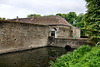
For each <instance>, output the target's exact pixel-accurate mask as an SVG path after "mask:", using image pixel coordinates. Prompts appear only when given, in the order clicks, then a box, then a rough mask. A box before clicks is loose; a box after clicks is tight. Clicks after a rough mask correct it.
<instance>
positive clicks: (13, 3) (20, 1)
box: [0, 0, 87, 19]
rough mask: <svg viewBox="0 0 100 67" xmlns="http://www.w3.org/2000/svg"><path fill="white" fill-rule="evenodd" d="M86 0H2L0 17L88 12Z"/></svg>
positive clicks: (0, 0)
mask: <svg viewBox="0 0 100 67" xmlns="http://www.w3.org/2000/svg"><path fill="white" fill-rule="evenodd" d="M85 5H86V2H85V0H0V17H2V18H3V17H4V18H9V19H12V18H16V16H18V17H20V18H24V17H27V15H29V14H40V15H42V16H43V15H51V14H53V15H55V14H57V13H65V14H67V13H69V12H76V14H80V13H86V10H87V9H86V7H85Z"/></svg>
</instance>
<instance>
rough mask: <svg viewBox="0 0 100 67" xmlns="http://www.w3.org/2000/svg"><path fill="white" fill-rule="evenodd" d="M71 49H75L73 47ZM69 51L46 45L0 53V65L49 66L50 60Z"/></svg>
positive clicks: (13, 66) (8, 66) (17, 66)
mask: <svg viewBox="0 0 100 67" xmlns="http://www.w3.org/2000/svg"><path fill="white" fill-rule="evenodd" d="M70 51H73V49H71V50H70ZM67 52H69V51H68V50H66V49H64V48H59V47H44V48H38V49H31V50H26V51H21V52H14V53H8V54H3V55H0V67H49V66H50V60H51V59H52V58H57V57H59V56H61V55H62V54H66V53H67Z"/></svg>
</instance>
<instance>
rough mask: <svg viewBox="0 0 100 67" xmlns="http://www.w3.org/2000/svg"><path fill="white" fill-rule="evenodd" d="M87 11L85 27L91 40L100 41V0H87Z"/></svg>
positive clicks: (93, 41)
mask: <svg viewBox="0 0 100 67" xmlns="http://www.w3.org/2000/svg"><path fill="white" fill-rule="evenodd" d="M85 1H86V2H87V9H88V10H87V13H86V14H85V29H86V34H87V36H88V37H89V39H90V41H91V42H92V43H94V44H96V43H97V42H99V41H100V0H85Z"/></svg>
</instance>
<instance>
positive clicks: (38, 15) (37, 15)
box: [27, 14, 41, 18]
mask: <svg viewBox="0 0 100 67" xmlns="http://www.w3.org/2000/svg"><path fill="white" fill-rule="evenodd" d="M32 16H34V17H40V16H41V15H40V14H29V15H27V17H28V18H30V17H32Z"/></svg>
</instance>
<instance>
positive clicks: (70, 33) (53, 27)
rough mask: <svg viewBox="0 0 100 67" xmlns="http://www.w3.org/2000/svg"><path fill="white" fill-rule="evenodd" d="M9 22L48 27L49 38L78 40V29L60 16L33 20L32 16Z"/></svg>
mask: <svg viewBox="0 0 100 67" xmlns="http://www.w3.org/2000/svg"><path fill="white" fill-rule="evenodd" d="M11 20H12V21H17V22H24V23H32V24H39V25H47V26H49V36H53V37H55V38H68V39H73V38H77V39H78V38H80V29H79V28H77V27H74V26H72V25H71V24H69V23H68V22H67V21H66V20H65V19H63V18H61V17H60V16H42V17H35V18H34V17H33V16H32V17H31V18H18V17H17V18H16V19H11ZM74 36H75V37H74Z"/></svg>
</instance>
